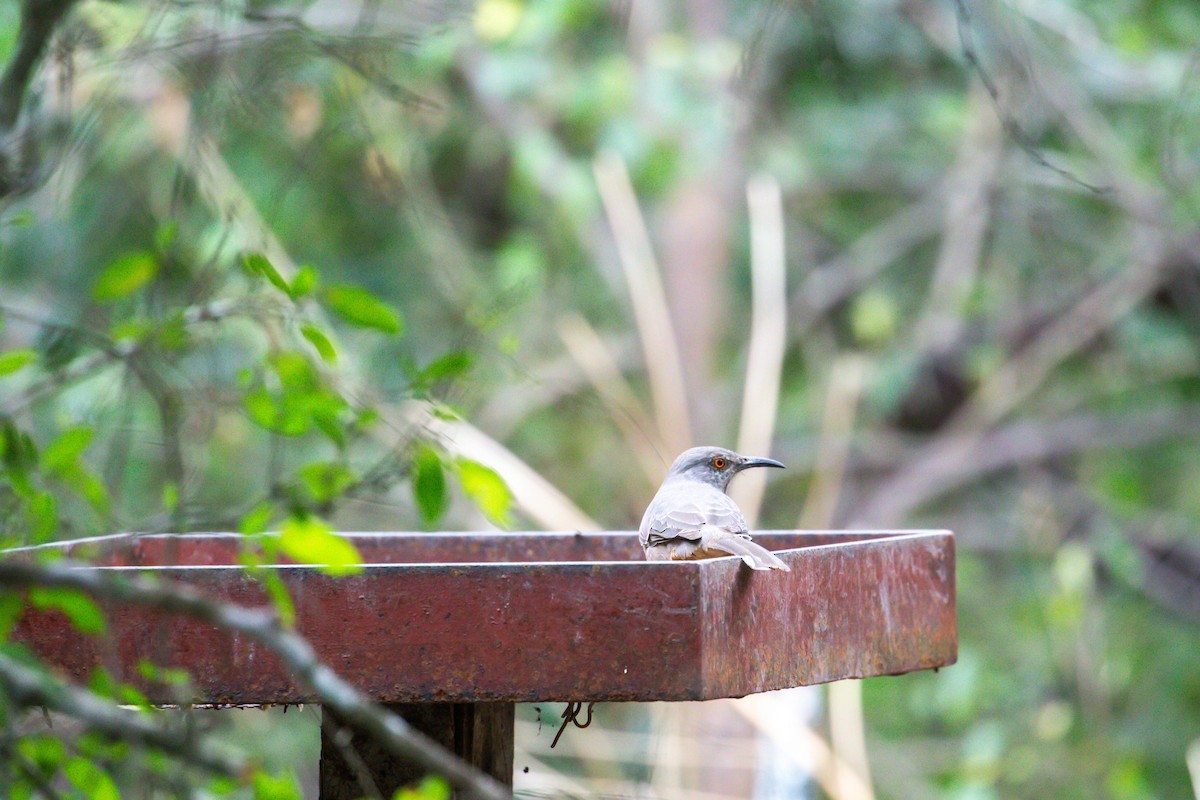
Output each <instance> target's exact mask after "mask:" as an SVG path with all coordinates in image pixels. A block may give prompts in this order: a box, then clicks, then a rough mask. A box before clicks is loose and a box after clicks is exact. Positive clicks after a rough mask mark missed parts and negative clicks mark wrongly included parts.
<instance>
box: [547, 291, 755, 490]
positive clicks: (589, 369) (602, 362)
mask: <svg viewBox="0 0 1200 800" xmlns="http://www.w3.org/2000/svg"><path fill="white" fill-rule="evenodd" d="M557 327H558V335H559V338H561V339H562V341H563V344H564V345H566V347H567V352H568V353H570V354H571V357H572V358H573V359H574V360H575V363H576V364H578V365H579V368H580V369H581V370H583V374H584V375H585V376H586V377H587V379H588V382H589V383H590V384H591V385H592V388H593V389H595V390H596V394H598V395H600V399H601V401H603V403H604V406H605V408H606V409H607V410H608V413H609V416H611V417H612V419H613V422H615V423H616V425H617V427H618V428H620V429H621V434H622V436H624V438H625V445H626V447H628V448H629V452H631V453H633V454H634V456H635V457H636V458H637V462H638V465H639V466H640V467H641V469H642V474H643V475H645V477H646V478H647V480H649V482H650V483H651V484H657V483H658V481H659V480H661V479H662V465H663V461H664V458H663V455H662V453H663V449H664V448H663V443H662V441H661V440H660V439H659V438H658V435H657V432H656V431H655V430H654V427H653V424H652V423H651V421H650V418H649V417H648V416H647V414H646V412H645V409H643V408H642V404H641V402H639V400H638V398H637V395H636V394H634V391H633V387H632V386H630V385H629V382H628V381H626V380H625V376H624V375H622V374H621V368H620V367H619V366H618V364H617V360H616V359H615V358H614V357H613V355H612V352H611V351H610V350H609V348H608V345H607V344H605V342H604V339H602V338H601V337H600V334H599V333H597V332H596V329H595V328H593V327H592V326H591V325H590V324H589V323H588V321H587V320H586V319H584V318H583V317H582V316H580V315H579V314H576V313H568V314H564V315H563V316H562V317H561V318H559V320H558V326H557ZM743 508H744V506H743Z"/></svg>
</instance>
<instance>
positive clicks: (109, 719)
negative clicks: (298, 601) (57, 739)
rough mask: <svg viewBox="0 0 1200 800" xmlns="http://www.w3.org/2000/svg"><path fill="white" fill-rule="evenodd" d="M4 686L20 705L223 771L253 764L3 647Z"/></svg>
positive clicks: (0, 681)
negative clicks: (60, 678)
mask: <svg viewBox="0 0 1200 800" xmlns="http://www.w3.org/2000/svg"><path fill="white" fill-rule="evenodd" d="M0 688H3V690H4V692H5V694H7V695H8V696H9V697H10V698H12V699H13V700H14V701H16V703H17V704H19V705H22V706H26V707H28V706H44V707H45V708H48V709H50V710H51V711H58V712H60V713H63V714H66V715H68V716H71V717H74V718H75V719H78V720H79V721H81V722H83V723H84V724H86V725H87V726H88V727H90V728H92V729H94V730H97V731H101V732H102V733H105V734H108V735H109V736H112V737H114V738H116V739H122V740H125V741H134V742H137V743H138V744H142V745H146V746H149V747H154V748H157V749H159V750H162V751H163V752H165V753H168V754H170V755H173V756H176V757H178V758H181V759H183V760H185V761H188V762H190V763H192V764H195V765H196V766H199V767H203V768H204V769H206V770H209V771H211V772H216V773H220V774H221V775H230V776H240V775H244V774H245V773H246V772H247V771H248V770H249V769H250V764H249V762H247V761H244V760H243V759H241V758H238V757H236V756H228V755H224V754H222V753H220V752H218V751H217V750H216V749H214V748H213V747H212V746H211V745H208V744H207V743H205V742H204V741H203V740H201V739H198V738H196V737H195V736H193V735H192V733H191V732H190V731H189V730H187V729H182V728H180V729H174V730H173V729H172V728H170V727H168V726H166V725H162V724H160V723H158V722H155V721H153V720H152V719H151V718H149V717H147V716H146V715H144V714H140V713H138V712H137V711H131V710H129V709H125V708H121V707H120V706H118V705H115V704H114V703H113V702H112V701H110V700H107V699H105V698H103V697H101V696H99V695H97V694H93V693H92V692H89V691H87V690H86V689H80V688H78V687H75V686H71V685H70V684H67V683H62V682H60V681H58V680H56V679H54V678H53V677H52V676H50V675H48V674H47V673H45V672H42V671H41V670H38V669H34V668H33V667H30V666H27V665H25V664H22V663H20V662H19V661H16V660H14V659H12V658H10V657H8V656H6V655H4V654H2V653H0Z"/></svg>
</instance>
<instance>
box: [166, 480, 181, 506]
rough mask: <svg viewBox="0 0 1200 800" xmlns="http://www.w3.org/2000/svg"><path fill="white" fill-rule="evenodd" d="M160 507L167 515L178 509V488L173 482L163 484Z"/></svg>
mask: <svg viewBox="0 0 1200 800" xmlns="http://www.w3.org/2000/svg"><path fill="white" fill-rule="evenodd" d="M162 507H163V511H166V512H167V513H168V514H173V513H175V509H177V508H179V486H178V485H177V484H176V483H175V482H174V481H167V482H166V483H164V484H163V487H162Z"/></svg>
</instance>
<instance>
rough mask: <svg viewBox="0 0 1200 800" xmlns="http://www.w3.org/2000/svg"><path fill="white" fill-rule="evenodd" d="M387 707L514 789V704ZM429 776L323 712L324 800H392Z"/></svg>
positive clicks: (321, 791)
mask: <svg viewBox="0 0 1200 800" xmlns="http://www.w3.org/2000/svg"><path fill="white" fill-rule="evenodd" d="M387 707H388V708H389V709H390V710H391V711H394V712H395V713H397V714H399V715H400V716H401V717H403V718H404V720H405V721H406V722H408V724H410V725H412V726H413V727H414V728H416V729H417V730H419V731H420V732H421V733H423V734H425V735H426V736H428V737H429V738H431V739H433V740H434V741H435V742H437V743H438V744H440V745H442V746H443V747H445V748H446V749H448V750H450V751H451V752H453V753H454V754H455V755H456V756H458V757H459V758H461V759H463V760H464V761H466V762H467V763H468V764H471V765H472V766H474V767H478V768H479V769H480V770H482V771H483V772H486V773H487V774H488V775H491V776H492V777H493V778H495V779H496V780H498V781H499V782H500V783H502V784H504V785H505V786H512V785H513V721H514V709H515V706H514V704H513V703H388V704H387ZM424 776H425V771H424V770H423V769H422V768H421V767H419V766H418V765H415V764H412V763H409V762H405V761H401V760H399V759H397V758H396V757H395V756H394V755H393V754H391V753H389V752H387V751H386V750H384V749H383V748H381V747H380V746H379V744H378V743H377V742H376V741H374V740H373V739H370V738H367V737H364V736H361V735H357V734H356V733H355V732H353V731H351V730H350V729H348V728H345V727H343V726H342V725H341V723H340V722H339V721H338V720H336V719H335V718H334V717H333V715H332V713H331V712H329V711H325V710H322V722H321V777H320V798H321V800H359V798H362V797H371V796H372V795H373V793H374V792H375V791H378V793H379V794H380V795H382V796H383V797H384V798H388V800H390V798H391V797H392V794H393V793H394V792H395V791H396V790H397V789H399V788H401V787H404V786H409V785H411V784H414V783H417V782H418V781H420V780H421V779H422V778H423V777H424ZM364 784H368V785H364ZM371 784H373V788H372V787H371ZM452 796H453V797H455V798H458V797H461V796H463V795H460V794H454V795H452Z"/></svg>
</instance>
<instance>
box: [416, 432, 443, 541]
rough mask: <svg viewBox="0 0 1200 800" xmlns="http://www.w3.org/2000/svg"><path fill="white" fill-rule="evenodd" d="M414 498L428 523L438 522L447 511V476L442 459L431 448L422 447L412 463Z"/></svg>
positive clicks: (422, 516)
mask: <svg viewBox="0 0 1200 800" xmlns="http://www.w3.org/2000/svg"><path fill="white" fill-rule="evenodd" d="M412 470H413V478H412V488H413V497H414V498H415V499H416V501H417V508H418V510H420V512H421V518H422V519H423V520H425V522H426V523H431V522H435V521H437V519H438V518H439V517H441V516H442V513H443V512H444V511H445V510H446V474H445V472H444V470H443V469H442V459H441V458H440V457H439V456H438V454H437V453H436V452H435V451H434V450H433V448H431V447H422V448H421V449H419V450H418V451H417V454H416V456H414V457H413V461H412Z"/></svg>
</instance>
